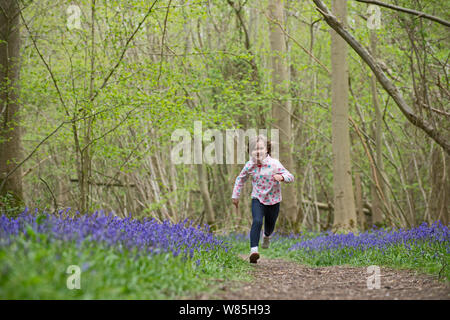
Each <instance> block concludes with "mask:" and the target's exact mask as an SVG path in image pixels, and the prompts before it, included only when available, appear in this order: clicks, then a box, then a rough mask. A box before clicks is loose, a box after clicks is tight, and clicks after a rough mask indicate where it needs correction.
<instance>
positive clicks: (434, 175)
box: [429, 146, 450, 225]
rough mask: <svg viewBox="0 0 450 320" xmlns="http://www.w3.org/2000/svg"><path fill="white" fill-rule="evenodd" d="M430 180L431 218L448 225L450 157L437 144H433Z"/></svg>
mask: <svg viewBox="0 0 450 320" xmlns="http://www.w3.org/2000/svg"><path fill="white" fill-rule="evenodd" d="M430 182H431V192H430V197H429V207H430V216H431V220H432V221H433V222H434V221H437V220H440V221H441V222H442V223H443V224H445V225H447V224H448V223H449V221H450V219H449V218H450V217H449V215H450V157H449V156H448V155H447V154H445V153H444V152H442V150H441V149H440V148H438V147H437V146H433V151H432V154H431V168H430Z"/></svg>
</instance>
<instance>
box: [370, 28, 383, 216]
mask: <svg viewBox="0 0 450 320" xmlns="http://www.w3.org/2000/svg"><path fill="white" fill-rule="evenodd" d="M370 49H371V53H372V56H373V57H374V58H375V59H376V56H377V52H376V50H377V35H376V33H375V31H374V30H371V31H370ZM370 89H371V92H372V104H373V107H374V109H375V128H374V130H373V131H374V133H373V135H374V136H375V150H376V151H375V157H374V161H375V164H376V169H375V172H376V175H377V177H373V181H378V184H379V187H380V188H379V190H377V187H376V186H375V185H374V184H372V186H371V193H372V223H374V224H380V223H382V222H383V204H382V203H381V201H383V200H382V198H385V195H386V192H385V188H384V182H383V178H382V177H381V175H382V172H383V167H384V166H383V155H382V144H383V141H382V140H381V139H382V136H381V133H382V121H383V119H382V115H381V110H380V102H379V100H378V93H377V79H376V77H375V75H373V74H372V75H371V78H370ZM380 190H381V192H382V193H383V195H380V194H379V192H380Z"/></svg>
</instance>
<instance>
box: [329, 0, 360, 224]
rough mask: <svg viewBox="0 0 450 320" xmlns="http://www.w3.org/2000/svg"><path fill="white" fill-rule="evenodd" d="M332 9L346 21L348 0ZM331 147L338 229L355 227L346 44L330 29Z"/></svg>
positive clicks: (340, 0)
mask: <svg viewBox="0 0 450 320" xmlns="http://www.w3.org/2000/svg"><path fill="white" fill-rule="evenodd" d="M332 10H333V12H334V13H335V15H336V16H337V17H338V19H339V20H340V21H342V22H343V23H344V24H346V20H347V1H344V0H333V1H332ZM331 66H332V73H331V92H332V97H331V100H332V149H333V178H334V179H333V190H334V222H333V229H335V230H355V228H356V211H355V199H354V195H353V186H352V175H351V163H350V135H349V126H348V62H347V44H346V43H345V41H344V40H343V39H342V38H341V37H340V36H339V34H337V33H336V32H335V31H334V30H331Z"/></svg>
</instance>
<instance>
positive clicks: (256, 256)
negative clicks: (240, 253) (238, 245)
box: [250, 247, 259, 263]
mask: <svg viewBox="0 0 450 320" xmlns="http://www.w3.org/2000/svg"><path fill="white" fill-rule="evenodd" d="M258 259H259V253H258V247H253V248H251V249H250V263H256V261H258Z"/></svg>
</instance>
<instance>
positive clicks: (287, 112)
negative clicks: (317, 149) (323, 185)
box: [268, 0, 300, 232]
mask: <svg viewBox="0 0 450 320" xmlns="http://www.w3.org/2000/svg"><path fill="white" fill-rule="evenodd" d="M283 3H284V1H282V0H270V1H269V7H268V11H269V17H270V19H271V20H273V21H275V22H278V23H279V24H280V25H284V7H283ZM269 25H270V33H269V40H270V48H271V52H272V84H273V89H274V92H276V93H277V94H278V95H279V96H281V99H275V100H274V101H273V103H272V117H273V118H274V119H275V127H276V128H277V129H279V130H280V132H279V133H280V134H279V139H280V148H279V152H280V159H279V160H280V162H281V163H282V164H283V165H284V166H285V168H286V169H287V170H289V171H290V172H295V170H294V161H293V158H292V146H291V143H292V134H291V113H292V110H291V109H292V106H291V102H290V100H289V99H286V98H285V97H286V96H287V95H288V93H289V82H288V80H289V73H288V72H289V71H288V67H287V63H286V57H285V56H286V41H285V38H284V33H283V31H282V30H281V29H280V26H279V25H278V24H277V23H273V22H270V20H269ZM296 193H297V192H296V188H295V185H294V184H291V185H287V184H286V185H283V201H282V202H281V207H280V222H279V226H280V229H282V230H283V231H286V232H296V231H298V230H299V227H300V226H299V223H298V219H297V214H298V205H297V194H296Z"/></svg>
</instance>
